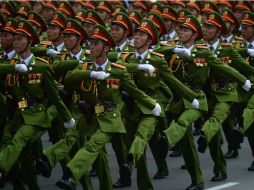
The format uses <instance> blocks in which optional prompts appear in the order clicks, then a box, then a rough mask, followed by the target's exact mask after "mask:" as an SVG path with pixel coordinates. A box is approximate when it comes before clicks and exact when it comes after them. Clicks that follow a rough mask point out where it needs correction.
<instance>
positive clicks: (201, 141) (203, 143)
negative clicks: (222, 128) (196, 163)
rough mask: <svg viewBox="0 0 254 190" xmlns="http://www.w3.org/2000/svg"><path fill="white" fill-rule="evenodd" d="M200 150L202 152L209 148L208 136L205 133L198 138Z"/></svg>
mask: <svg viewBox="0 0 254 190" xmlns="http://www.w3.org/2000/svg"><path fill="white" fill-rule="evenodd" d="M197 143H198V151H199V152H201V153H204V152H205V151H206V148H207V141H206V137H205V135H204V134H202V135H201V136H200V137H199V138H198V141H197Z"/></svg>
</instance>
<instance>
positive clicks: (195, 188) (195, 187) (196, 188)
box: [186, 183, 204, 190]
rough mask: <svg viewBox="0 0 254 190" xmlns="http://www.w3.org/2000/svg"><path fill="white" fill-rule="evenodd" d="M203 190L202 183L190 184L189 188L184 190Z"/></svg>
mask: <svg viewBox="0 0 254 190" xmlns="http://www.w3.org/2000/svg"><path fill="white" fill-rule="evenodd" d="M203 189H204V183H199V184H196V183H192V184H190V186H189V187H187V188H186V190H203Z"/></svg>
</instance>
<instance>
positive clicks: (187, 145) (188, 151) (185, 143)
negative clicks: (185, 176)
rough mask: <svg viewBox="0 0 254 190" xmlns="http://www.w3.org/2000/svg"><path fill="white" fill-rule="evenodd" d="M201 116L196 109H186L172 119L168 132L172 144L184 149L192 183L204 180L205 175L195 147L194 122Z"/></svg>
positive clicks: (165, 131)
mask: <svg viewBox="0 0 254 190" xmlns="http://www.w3.org/2000/svg"><path fill="white" fill-rule="evenodd" d="M200 117H201V112H200V111H199V110H195V109H186V110H184V111H183V112H182V113H181V114H180V116H179V117H178V118H177V120H176V121H174V120H173V121H172V122H171V124H170V126H169V127H168V129H166V130H164V131H163V132H164V133H165V134H166V136H167V139H168V142H169V145H170V146H172V147H173V146H175V145H176V146H180V147H181V148H182V151H183V158H184V161H185V164H186V167H187V170H188V172H189V174H190V176H191V180H192V183H196V184H199V183H201V182H203V175H202V171H201V168H200V163H199V157H198V154H197V150H196V147H195V143H194V139H193V135H192V124H193V123H194V122H195V121H197V120H198V118H200Z"/></svg>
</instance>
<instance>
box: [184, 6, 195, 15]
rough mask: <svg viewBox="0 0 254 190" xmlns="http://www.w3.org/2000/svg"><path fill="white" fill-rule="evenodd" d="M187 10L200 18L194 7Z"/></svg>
mask: <svg viewBox="0 0 254 190" xmlns="http://www.w3.org/2000/svg"><path fill="white" fill-rule="evenodd" d="M186 9H187V10H189V11H190V12H191V13H192V14H193V15H194V16H198V10H197V9H195V8H193V7H189V6H188V7H186Z"/></svg>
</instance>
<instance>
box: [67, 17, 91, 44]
mask: <svg viewBox="0 0 254 190" xmlns="http://www.w3.org/2000/svg"><path fill="white" fill-rule="evenodd" d="M63 33H65V34H67V33H71V34H77V35H78V36H80V37H81V39H82V40H86V39H88V33H87V32H86V30H85V29H84V28H83V26H82V25H81V24H79V23H78V22H77V21H76V20H74V19H72V18H68V19H67V20H66V27H65V29H64V31H63Z"/></svg>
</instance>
